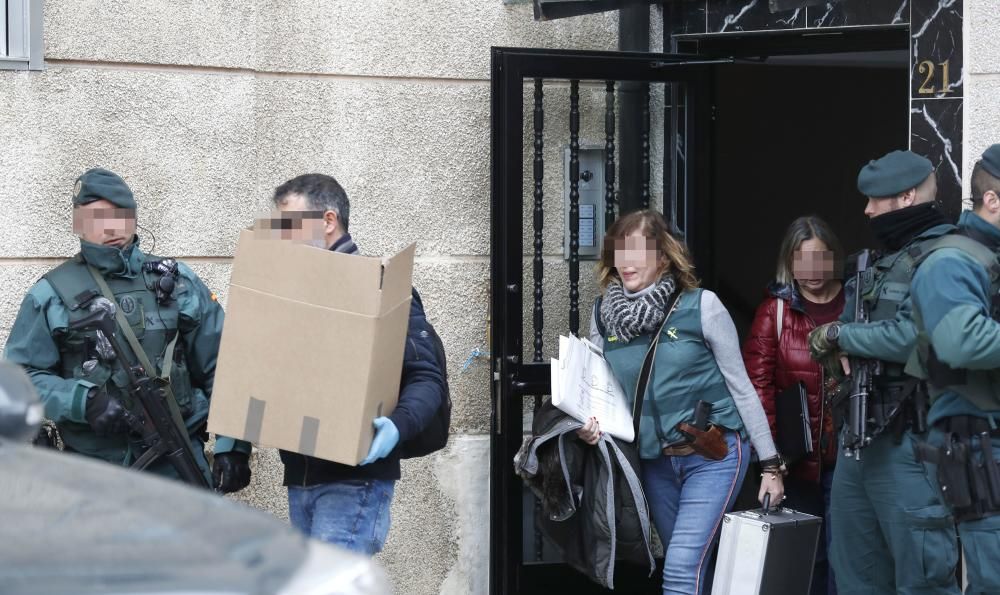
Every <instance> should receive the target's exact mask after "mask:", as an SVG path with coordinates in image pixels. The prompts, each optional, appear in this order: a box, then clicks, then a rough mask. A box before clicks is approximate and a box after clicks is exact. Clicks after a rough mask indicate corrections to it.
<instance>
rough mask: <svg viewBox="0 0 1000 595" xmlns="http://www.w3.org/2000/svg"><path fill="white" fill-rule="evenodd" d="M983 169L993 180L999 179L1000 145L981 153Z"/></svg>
mask: <svg viewBox="0 0 1000 595" xmlns="http://www.w3.org/2000/svg"><path fill="white" fill-rule="evenodd" d="M982 164H983V169H985V170H986V171H987V172H988V173H989V174H990V175H991V176H993V177H994V178H1000V143H998V144H995V145H993V146H991V147H990V148H989V149H986V150H985V151H983V160H982Z"/></svg>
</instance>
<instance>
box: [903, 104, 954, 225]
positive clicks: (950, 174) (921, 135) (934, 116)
mask: <svg viewBox="0 0 1000 595" xmlns="http://www.w3.org/2000/svg"><path fill="white" fill-rule="evenodd" d="M962 103H963V101H962V99H960V98H957V99H915V100H913V102H912V103H911V106H910V150H911V151H913V152H914V153H917V154H918V155H924V156H925V157H927V158H928V159H930V160H931V161H932V162H933V163H934V166H935V168H936V171H937V182H938V202H940V203H941V206H942V208H943V210H944V211H945V213H946V214H947V215H948V216H949V217H951V219H952V220H956V219H958V213H959V212H960V211H961V209H962Z"/></svg>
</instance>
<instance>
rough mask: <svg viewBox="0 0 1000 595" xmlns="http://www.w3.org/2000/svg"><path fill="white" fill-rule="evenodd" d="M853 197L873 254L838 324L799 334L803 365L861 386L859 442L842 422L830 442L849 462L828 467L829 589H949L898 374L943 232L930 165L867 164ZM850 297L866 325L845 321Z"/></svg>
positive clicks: (912, 403) (914, 416) (953, 586)
mask: <svg viewBox="0 0 1000 595" xmlns="http://www.w3.org/2000/svg"><path fill="white" fill-rule="evenodd" d="M858 189H859V190H860V191H861V193H862V194H864V195H865V196H867V197H868V203H867V207H866V208H865V215H867V216H868V217H869V222H870V225H871V228H872V231H873V232H874V234H875V236H876V238H877V239H878V240H879V242H880V243H881V244H882V245H883V247H884V248H885V251H884V253H882V254H881V255H880V256H877V257H876V258H875V259H874V262H873V264H872V266H871V267H870V268H868V270H867V272H865V273H863V274H861V275H859V276H858V277H856V278H855V279H852V280H850V281H849V282H848V284H847V304H846V306H845V309H844V313H843V315H842V316H841V318H840V320H839V321H838V322H834V323H831V324H828V325H824V326H821V327H819V328H817V329H816V330H814V331H813V332H812V333H810V336H809V342H810V349H811V351H812V353H813V357H814V358H816V359H817V360H819V361H821V362H823V363H824V364H825V365H826V367H827V369H830V370H831V371H834V370H835V369H837V368H839V367H840V366H841V363H840V361H839V360H840V359H842V356H844V355H847V356H850V358H851V360H850V365H847V364H846V363H845V364H844V370H843V371H845V372H847V371H851V370H850V368H852V367H853V368H855V370H853V372H855V373H856V374H858V375H860V374H862V373H863V372H868V373H870V374H871V378H872V382H871V383H870V385H869V386H868V396H867V410H865V408H861V409H860V411H861V412H862V413H861V414H860V415H857V416H856V417H857V418H858V420H859V422H860V427H861V428H862V430H863V431H861V432H860V434H861V435H865V436H866V438H865V439H864V440H863V441H861V442H860V443H856V442H855V441H854V440H849V438H853V434H855V433H854V432H849V431H848V430H851V427H850V424H845V425H844V430H843V431H842V432H841V437H840V441H841V446H842V447H846V448H848V449H850V450H849V451H848V450H845V452H846V453H848V454H850V455H851V456H850V458H847V457H845V458H843V459H842V460H841V461H839V462H838V463H837V467H836V469H835V471H834V477H833V488H832V493H831V507H830V515H831V518H832V519H833V520H832V523H831V533H832V541H831V548H830V561H831V563H832V564H833V568H834V573H835V575H836V577H837V590H838V593H840V595H849V594H852V593H866V594H868V593H879V594H883V593H884V594H886V595H889V594H896V593H900V594H903V593H924V594H925V593H958V592H959V591H958V586H957V583H956V580H955V565H956V560H955V556H956V551H957V550H956V547H957V546H956V538H955V532H954V528H953V527H952V524H951V520H950V517H949V514H948V511H947V510H946V509H945V507H944V506H943V505H942V502H941V498H940V496H939V494H938V493H937V492H936V491H935V490H933V489H932V487H931V485H930V484H929V483H928V481H927V477H926V474H925V470H924V467H923V465H922V464H921V463H920V462H918V461H917V459H916V457H915V454H914V444H916V442H917V440H918V436H920V434H921V432H923V431H924V427H923V426H924V425H925V424H926V421H925V416H926V394H925V393H924V392H922V391H921V390H920V383H919V382H918V381H917V380H916V379H913V378H911V377H908V376H907V375H905V374H904V371H903V368H904V365H905V363H906V360H907V358H908V357H909V355H910V353H911V352H912V350H913V346H914V344H915V341H916V334H917V333H916V327H915V325H914V323H913V320H912V318H911V313H910V309H911V305H910V299H909V285H910V280H911V275H912V273H913V269H914V266H915V264H916V259H917V258H919V254H920V253H921V250H922V249H923V248H924V247H925V246H927V245H928V244H929V243H930V242H933V241H934V240H935V239H937V238H940V237H942V236H944V235H945V234H948V233H950V232H951V231H953V230H954V229H955V227H954V226H953V225H950V224H948V223H946V221H945V220H944V217H943V216H942V215H941V214H940V212H939V211H938V210H937V208H936V205H935V202H934V200H935V197H936V194H937V183H936V179H935V175H934V167H933V165H932V164H931V162H930V161H928V160H927V159H925V158H924V157H921V156H919V155H916V154H914V153H912V152H910V151H894V152H892V153H889V154H888V155H885V156H884V157H882V158H880V159H878V160H875V161H872V162H870V163H869V164H868V165H866V166H865V167H864V168H863V169H862V170H861V172H860V174H859V175H858ZM859 278H860V280H861V281H860V287H859V286H858V285H859V283H858V279H859ZM858 299H860V300H863V302H862V304H861V305H862V306H864V311H866V312H867V314H868V322H856V321H855V313H856V310H855V305H856V300H858ZM854 388H859V387H854ZM854 392H855V393H857V391H854ZM845 401H846V402H848V403H849V402H850V401H851V399H845ZM835 404H836V401H835ZM839 413H840V415H842V416H844V417H848V415H845V414H844V413H843V411H841V412H839ZM855 429H856V428H855ZM849 435H850V436H849Z"/></svg>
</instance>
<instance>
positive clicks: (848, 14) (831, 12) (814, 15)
mask: <svg viewBox="0 0 1000 595" xmlns="http://www.w3.org/2000/svg"><path fill="white" fill-rule="evenodd" d="M909 20H910V1H909V0H841V1H839V2H827V3H826V5H825V6H810V7H809V8H807V9H806V23H807V24H806V26H807V27H851V26H858V25H897V24H900V23H903V24H905V23H907V22H909Z"/></svg>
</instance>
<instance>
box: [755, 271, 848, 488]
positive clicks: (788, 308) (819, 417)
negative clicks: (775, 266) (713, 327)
mask: <svg viewBox="0 0 1000 595" xmlns="http://www.w3.org/2000/svg"><path fill="white" fill-rule="evenodd" d="M770 293H771V296H770V297H769V298H767V299H766V300H764V302H763V303H761V305H760V306H759V307H758V308H757V313H756V315H755V316H754V319H753V324H752V325H751V327H750V336H749V337H748V338H747V341H746V343H745V344H744V345H743V361H744V363H745V364H746V368H747V373H748V374H749V375H750V380H751V382H753V385H754V388H756V389H757V394H758V395H759V396H760V400H761V403H762V404H763V405H764V412H765V413H766V414H767V421H768V423H770V425H771V434H772V435H774V433H775V421H774V415H775V404H774V400H775V397H776V395H779V394H781V392H782V391H784V390H785V389H787V388H788V387H790V386H793V385H794V384H795V383H797V382H799V381H800V380H801V381H802V382H804V383H805V386H806V394H807V395H808V403H809V418H810V421H811V426H812V428H811V430H812V436H813V452H812V453H810V454H809V455H808V456H807V457H806V458H805V459H803V460H801V461H798V462H797V463H795V464H794V465H793V466H792V468H791V469H789V474H790V475H792V476H794V477H797V478H800V479H803V480H808V481H814V482H818V481H819V479H820V473H821V469H822V468H832V467H833V465H834V463H836V461H837V441H836V436H835V435H834V431H833V416H832V415H831V412H830V408H829V407H828V406H824V404H823V396H822V391H821V390H820V387H821V385H822V383H823V380H824V378H823V376H824V374H823V369H822V367H821V366H820V365H819V364H817V363H816V362H814V361H813V360H812V358H811V357H809V339H808V337H809V331H811V330H813V329H814V328H816V323H814V322H813V320H812V319H811V318H810V317H809V315H807V314H806V312H805V310H804V309H803V308H802V307H801V304H800V298H799V296H798V294H797V292H796V291H795V290H794V289H792V288H791V287H790V286H772V287H771V289H770ZM778 300H784V302H785V306H784V315H783V318H784V320H783V322H782V329H781V337H780V338H779V337H778V336H777V335H778V329H777V321H776V320H775V319H776V318H777V315H778ZM821 427H822V431H821V430H820V428H821ZM821 458H822V464H821V462H820V461H821Z"/></svg>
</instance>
